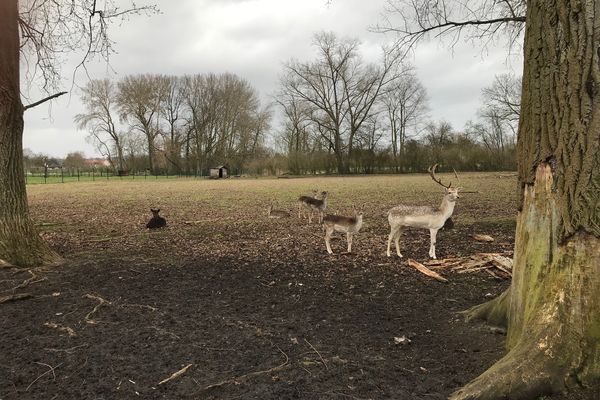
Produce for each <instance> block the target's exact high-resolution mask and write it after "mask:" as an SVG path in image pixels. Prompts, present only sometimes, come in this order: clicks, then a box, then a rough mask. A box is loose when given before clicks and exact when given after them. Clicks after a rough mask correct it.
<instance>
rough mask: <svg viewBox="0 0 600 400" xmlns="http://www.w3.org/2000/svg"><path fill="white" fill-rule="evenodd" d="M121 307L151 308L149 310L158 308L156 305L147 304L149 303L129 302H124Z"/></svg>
mask: <svg viewBox="0 0 600 400" xmlns="http://www.w3.org/2000/svg"><path fill="white" fill-rule="evenodd" d="M121 307H139V308H147V309H148V310H151V311H157V310H158V308H156V307H152V306H149V305H147V304H129V303H125V304H121Z"/></svg>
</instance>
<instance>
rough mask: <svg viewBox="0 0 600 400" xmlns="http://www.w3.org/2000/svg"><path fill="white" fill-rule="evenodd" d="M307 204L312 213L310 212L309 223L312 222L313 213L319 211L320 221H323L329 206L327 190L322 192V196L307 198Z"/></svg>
mask: <svg viewBox="0 0 600 400" xmlns="http://www.w3.org/2000/svg"><path fill="white" fill-rule="evenodd" d="M306 204H307V205H308V207H309V208H310V211H311V212H310V213H309V214H308V223H309V224H310V223H311V222H312V214H313V212H318V213H319V223H322V222H323V215H324V213H325V209H326V208H327V192H321V198H320V199H316V198H312V199H307V200H306Z"/></svg>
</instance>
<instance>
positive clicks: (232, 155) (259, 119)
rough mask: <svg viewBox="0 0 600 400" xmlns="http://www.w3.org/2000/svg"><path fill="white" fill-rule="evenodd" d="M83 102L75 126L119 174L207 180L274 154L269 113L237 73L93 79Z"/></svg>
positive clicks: (85, 90)
mask: <svg viewBox="0 0 600 400" xmlns="http://www.w3.org/2000/svg"><path fill="white" fill-rule="evenodd" d="M82 101H83V104H84V105H85V108H86V111H85V112H84V113H82V114H79V115H77V116H76V118H75V121H76V123H77V124H78V126H79V128H81V129H86V130H87V131H88V132H89V138H90V140H91V141H92V142H93V143H94V144H95V145H96V148H97V149H98V151H99V152H100V153H101V154H102V155H103V156H104V157H106V159H107V160H108V161H109V162H110V164H111V165H112V166H113V167H114V168H115V169H116V170H119V171H126V170H138V171H139V170H142V169H143V170H145V169H148V170H149V171H150V172H151V173H153V174H159V173H164V172H165V171H166V172H168V173H172V174H179V173H194V172H195V173H198V174H206V172H207V170H208V169H209V168H210V167H211V166H214V165H217V164H227V165H228V166H229V167H230V168H231V169H232V170H233V171H241V170H243V168H244V166H246V165H248V164H249V163H250V162H251V161H253V160H256V159H258V158H261V157H263V156H264V155H265V154H268V153H269V150H268V149H267V148H266V147H265V145H264V143H265V135H266V134H267V132H268V130H269V128H270V126H269V124H270V119H271V115H270V112H269V110H268V108H266V107H262V106H261V104H260V100H259V97H258V93H257V92H256V90H255V89H254V88H253V87H252V86H251V85H250V84H249V83H248V82H247V81H245V80H244V79H242V78H240V77H238V76H236V75H233V74H220V75H215V74H198V75H190V76H183V77H178V76H168V75H150V74H145V75H134V76H126V77H125V78H123V79H122V80H120V81H118V82H113V81H110V80H108V79H104V80H92V81H90V82H89V83H88V85H87V86H86V87H85V88H84V89H83V95H82Z"/></svg>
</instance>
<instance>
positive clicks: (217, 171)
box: [209, 165, 228, 179]
mask: <svg viewBox="0 0 600 400" xmlns="http://www.w3.org/2000/svg"><path fill="white" fill-rule="evenodd" d="M209 172H210V173H209V176H210V177H211V178H212V179H219V178H227V177H228V175H227V167H226V166H224V165H219V166H218V167H213V168H211V169H210V171H209Z"/></svg>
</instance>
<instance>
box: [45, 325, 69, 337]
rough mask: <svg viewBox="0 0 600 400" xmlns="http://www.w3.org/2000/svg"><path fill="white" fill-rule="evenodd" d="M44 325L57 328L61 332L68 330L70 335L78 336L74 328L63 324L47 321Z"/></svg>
mask: <svg viewBox="0 0 600 400" xmlns="http://www.w3.org/2000/svg"><path fill="white" fill-rule="evenodd" d="M44 326H47V327H48V328H52V329H57V330H59V331H61V332H67V334H68V335H69V336H70V337H76V336H77V333H75V331H74V330H73V328H69V327H68V326H62V325H58V324H55V323H54V322H46V323H44Z"/></svg>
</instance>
